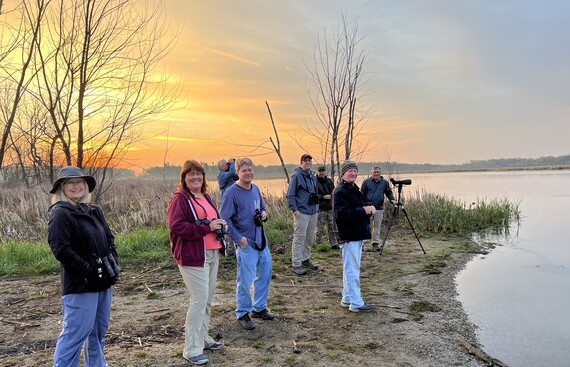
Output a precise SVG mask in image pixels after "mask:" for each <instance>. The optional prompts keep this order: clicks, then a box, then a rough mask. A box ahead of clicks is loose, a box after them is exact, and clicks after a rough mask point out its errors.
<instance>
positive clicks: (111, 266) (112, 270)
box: [97, 254, 121, 278]
mask: <svg viewBox="0 0 570 367" xmlns="http://www.w3.org/2000/svg"><path fill="white" fill-rule="evenodd" d="M97 264H99V266H100V267H99V269H97V273H98V274H99V278H102V277H103V269H102V268H101V265H103V268H104V269H105V270H106V273H107V274H106V275H107V276H108V277H109V278H116V277H118V276H119V272H120V271H121V269H119V266H118V265H117V262H116V261H115V258H114V257H113V255H111V254H109V255H107V256H104V257H100V258H98V259H97Z"/></svg>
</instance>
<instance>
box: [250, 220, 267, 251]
mask: <svg viewBox="0 0 570 367" xmlns="http://www.w3.org/2000/svg"><path fill="white" fill-rule="evenodd" d="M266 246H267V240H266V239H265V231H264V230H263V224H262V225H261V246H259V245H258V244H257V243H255V241H253V248H254V249H256V250H257V251H259V252H261V251H263V250H265V247H266Z"/></svg>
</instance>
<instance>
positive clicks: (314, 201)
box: [309, 192, 319, 205]
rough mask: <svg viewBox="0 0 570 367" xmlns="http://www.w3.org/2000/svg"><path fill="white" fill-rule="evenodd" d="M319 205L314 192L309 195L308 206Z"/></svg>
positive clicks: (317, 196)
mask: <svg viewBox="0 0 570 367" xmlns="http://www.w3.org/2000/svg"><path fill="white" fill-rule="evenodd" d="M318 203H319V195H317V194H316V193H314V192H311V193H309V204H311V205H315V204H318Z"/></svg>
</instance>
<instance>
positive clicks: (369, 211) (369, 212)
mask: <svg viewBox="0 0 570 367" xmlns="http://www.w3.org/2000/svg"><path fill="white" fill-rule="evenodd" d="M363 208H364V212H365V213H366V215H374V213H376V208H375V207H374V205H367V206H364V207H363Z"/></svg>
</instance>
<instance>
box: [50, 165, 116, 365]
mask: <svg viewBox="0 0 570 367" xmlns="http://www.w3.org/2000/svg"><path fill="white" fill-rule="evenodd" d="M95 185H96V182H95V179H94V178H93V177H92V176H87V175H84V174H83V172H82V171H81V169H80V168H78V167H72V166H68V167H63V168H62V169H61V170H60V171H59V173H58V175H57V180H56V181H55V182H54V184H53V187H52V189H51V190H50V193H51V194H53V195H52V199H51V202H52V206H51V207H50V208H49V209H48V218H49V219H48V227H49V228H48V229H49V233H48V243H49V245H50V247H51V251H52V252H53V254H54V256H55V258H56V259H57V260H58V261H59V262H60V263H61V285H62V294H63V296H62V298H61V304H62V312H63V323H62V325H63V330H62V331H61V334H60V335H59V337H58V339H57V344H56V348H55V355H54V363H53V365H54V366H66V367H68V366H79V358H80V354H81V349H82V348H83V347H84V348H85V351H84V353H83V354H84V362H85V363H84V365H85V366H86V367H95V366H97V367H99V366H107V362H106V360H105V356H104V355H103V347H104V339H105V333H106V332H107V328H108V327H109V322H110V318H111V286H112V285H113V284H115V283H116V281H117V278H118V275H119V268H118V265H117V264H118V256H117V250H116V248H115V242H114V236H113V234H112V233H111V229H110V228H109V225H108V224H107V221H106V220H105V217H104V216H103V211H102V210H101V208H99V207H98V206H96V205H93V204H89V202H90V199H91V192H92V191H93V190H94V189H95Z"/></svg>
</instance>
